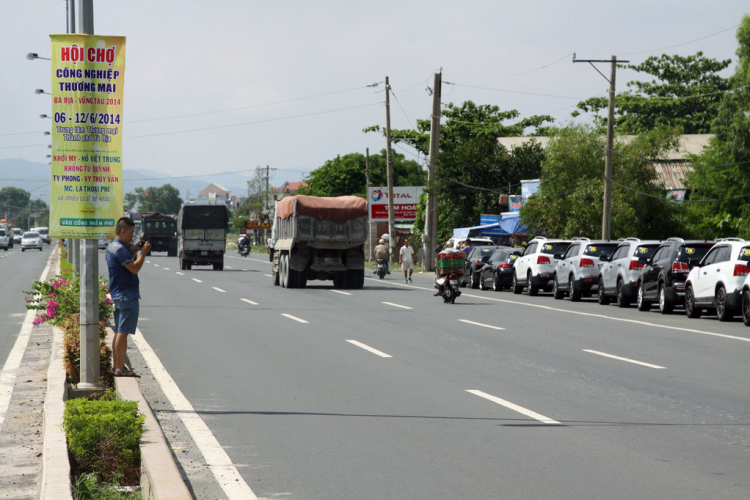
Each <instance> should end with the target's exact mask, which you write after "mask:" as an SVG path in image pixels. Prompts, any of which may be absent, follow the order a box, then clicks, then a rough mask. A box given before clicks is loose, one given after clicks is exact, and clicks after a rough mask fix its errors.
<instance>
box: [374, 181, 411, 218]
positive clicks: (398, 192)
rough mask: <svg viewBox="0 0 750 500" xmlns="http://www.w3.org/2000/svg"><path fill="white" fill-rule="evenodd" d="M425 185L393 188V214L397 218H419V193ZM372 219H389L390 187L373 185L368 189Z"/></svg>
mask: <svg viewBox="0 0 750 500" xmlns="http://www.w3.org/2000/svg"><path fill="white" fill-rule="evenodd" d="M422 191H424V186H407V187H394V188H393V215H394V219H395V220H399V221H413V220H415V219H416V218H417V205H418V204H419V195H420V194H422ZM367 201H368V202H369V205H370V219H371V220H388V188H387V187H371V188H369V189H368V190H367Z"/></svg>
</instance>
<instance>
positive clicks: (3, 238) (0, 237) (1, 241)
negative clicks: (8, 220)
mask: <svg viewBox="0 0 750 500" xmlns="http://www.w3.org/2000/svg"><path fill="white" fill-rule="evenodd" d="M12 241H13V236H11V235H9V234H8V232H7V231H6V230H5V229H2V228H0V247H3V250H5V251H8V248H9V247H10V246H11V244H12Z"/></svg>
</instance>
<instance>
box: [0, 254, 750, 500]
mask: <svg viewBox="0 0 750 500" xmlns="http://www.w3.org/2000/svg"><path fill="white" fill-rule="evenodd" d="M100 255H101V256H103V255H104V252H101V253H100ZM16 257H18V256H16ZM23 257H26V256H25V255H24V256H23ZM32 258H33V257H32ZM3 264H4V262H2V261H0V266H1V265H3ZM101 269H102V272H103V273H106V271H105V270H106V266H105V265H103V259H102V264H101ZM37 274H38V273H37ZM140 277H141V294H142V302H141V321H140V323H139V328H140V330H141V332H142V333H143V337H144V338H145V340H146V341H147V342H148V343H149V344H150V346H151V348H152V349H153V351H154V352H155V353H156V355H157V356H158V358H159V359H160V360H161V363H162V364H163V366H164V368H165V369H166V371H167V372H168V374H169V375H170V376H171V378H172V379H173V380H174V383H175V384H176V386H177V387H178V388H179V390H180V391H181V393H182V394H184V396H185V397H186V398H187V400H188V401H189V403H190V404H191V405H192V408H194V410H195V412H196V413H197V415H199V416H200V417H201V419H202V420H203V422H205V424H206V425H207V427H208V429H209V430H210V432H211V433H212V434H213V436H214V437H215V439H216V440H217V441H218V443H219V445H220V447H221V448H222V449H223V450H224V451H225V452H226V454H227V455H228V458H229V459H230V460H231V464H232V465H233V466H234V468H236V470H237V471H239V474H240V475H241V479H242V480H244V482H245V483H247V485H249V487H250V488H252V490H253V491H254V493H255V494H256V495H257V496H258V497H264V498H265V497H268V498H277V497H281V498H299V499H323V498H325V499H370V498H420V499H421V498H425V499H427V498H429V499H431V500H432V499H456V498H467V499H475V498H476V499H479V498H493V499H494V498H534V499H561V498H609V499H619V498H623V499H624V498H628V499H631V498H659V499H672V498H674V499H681V500H684V499H705V498H722V499H733V498H737V499H743V500H744V499H747V498H750V477H749V476H748V474H747V472H748V470H750V363H749V362H748V361H749V360H750V342H749V340H750V329H748V328H746V327H745V326H744V325H743V324H742V322H741V321H739V320H736V321H734V322H732V323H729V324H725V323H719V322H718V321H717V320H716V319H715V317H706V318H701V319H700V320H690V319H688V318H686V317H685V316H684V314H683V313H681V312H678V313H676V314H673V315H668V316H663V315H660V314H659V313H658V312H651V313H640V312H638V311H637V310H636V309H635V308H629V309H618V308H617V307H615V306H607V307H604V306H600V305H598V304H597V303H596V301H595V300H594V299H584V301H583V302H582V303H571V302H569V301H568V300H565V301H556V300H553V299H552V297H551V296H549V295H547V296H544V295H542V296H539V297H528V296H526V295H521V296H519V295H513V294H512V293H510V292H499V293H498V292H493V291H480V290H465V291H464V295H462V296H461V297H459V298H458V299H457V301H456V304H454V305H450V304H443V303H442V300H441V299H440V298H439V297H433V296H432V292H433V289H432V278H431V277H428V276H415V278H414V283H413V284H404V283H403V279H398V278H399V273H397V272H395V271H394V273H393V274H392V275H391V276H389V277H388V278H389V279H387V280H385V281H380V280H377V279H370V278H371V277H372V275H368V276H367V278H368V279H367V280H366V282H365V288H364V289H363V290H341V291H337V290H334V289H333V287H332V283H331V282H318V281H311V282H309V285H310V286H308V287H307V288H305V289H298V290H295V289H289V290H288V289H282V288H280V287H274V286H273V285H272V283H271V278H270V265H269V263H268V262H267V259H266V258H265V256H264V255H258V254H251V255H250V256H249V257H248V258H244V259H243V258H241V257H239V256H237V255H236V254H231V253H230V254H228V257H227V260H226V263H225V270H224V271H213V270H210V268H208V267H203V268H194V269H193V270H191V271H180V270H179V267H178V262H177V259H176V258H168V257H166V254H154V255H152V256H151V257H149V259H148V263H147V264H146V266H145V267H144V268H143V270H142V271H141V274H140ZM341 292H343V293H341ZM129 349H130V350H129V353H133V349H134V348H133V345H132V343H131V347H130V348H129ZM134 357H135V356H131V358H134ZM142 362H143V361H142V359H141V358H137V359H136V360H135V361H134V364H135V368H136V369H137V370H141V371H144V372H146V373H144V378H143V383H144V384H148V383H151V382H150V381H151V380H153V379H151V378H149V377H148V373H147V372H148V369H147V367H146V366H142V365H139V364H137V363H142ZM166 390H167V389H165V391H166ZM144 394H147V398H149V403H150V404H151V405H152V407H154V408H155V409H156V410H157V415H160V418H162V419H163V420H162V426H163V428H164V429H165V434H167V436H168V438H170V439H171V441H172V444H173V448H174V449H175V454H176V455H177V456H178V458H180V455H181V453H180V449H181V448H183V447H187V448H190V447H191V446H194V445H195V443H194V442H193V441H192V440H191V439H188V438H186V437H185V436H184V428H181V429H182V430H181V431H178V430H175V429H176V428H177V427H179V426H181V425H182V424H180V422H179V421H178V419H176V418H174V415H175V414H178V415H179V414H180V412H182V411H183V410H179V409H178V410H177V411H175V410H174V408H173V407H172V406H171V405H169V404H168V403H167V402H165V400H164V399H165V398H164V395H163V394H158V395H152V394H157V393H156V392H154V391H151V390H149V389H148V388H146V390H144ZM149 395H151V396H149ZM170 417H171V418H170ZM178 433H179V446H176V445H175V443H177V437H175V436H177V435H178ZM186 451H188V450H184V449H183V450H182V452H183V453H185V452H186ZM191 453H193V455H192V456H193V457H195V453H194V450H192V451H191ZM197 462H198V465H197V466H196V467H190V466H188V465H186V462H184V461H183V463H182V466H183V469H184V472H185V474H186V475H187V476H188V478H189V479H190V480H191V481H195V482H196V484H197V483H198V482H199V481H204V480H205V479H206V474H205V472H206V470H207V469H211V466H213V467H221V466H224V465H227V464H211V463H205V462H206V460H205V459H197ZM201 471H202V474H203V475H201ZM194 474H195V475H194ZM217 477H218V476H217ZM201 488H202V487H201ZM201 488H198V487H196V486H195V485H193V489H194V493H195V494H196V497H198V498H209V497H217V495H214V494H213V493H211V494H209V493H201V492H203V491H206V492H208V491H211V492H213V491H217V490H214V489H211V488H212V487H209V486H207V487H206V489H205V490H203V489H201ZM209 495H211V496H209ZM222 497H223V496H222Z"/></svg>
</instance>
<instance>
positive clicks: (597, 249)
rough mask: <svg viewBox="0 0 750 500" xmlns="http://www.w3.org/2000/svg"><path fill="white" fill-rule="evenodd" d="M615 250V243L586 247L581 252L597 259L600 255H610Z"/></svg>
mask: <svg viewBox="0 0 750 500" xmlns="http://www.w3.org/2000/svg"><path fill="white" fill-rule="evenodd" d="M615 248H617V243H599V244H594V245H587V246H586V249H585V250H584V251H583V255H591V256H592V257H599V256H600V255H607V256H609V255H612V252H614V251H615Z"/></svg>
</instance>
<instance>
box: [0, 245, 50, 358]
mask: <svg viewBox="0 0 750 500" xmlns="http://www.w3.org/2000/svg"><path fill="white" fill-rule="evenodd" d="M43 247H44V248H43V250H42V251H41V252H40V251H39V250H27V251H25V252H22V251H21V245H20V244H16V245H14V246H13V248H12V249H10V250H8V251H4V250H0V304H2V305H1V306H0V363H5V361H6V359H8V354H10V351H11V349H13V345H14V344H15V342H16V339H17V338H18V334H19V332H20V330H21V325H22V324H23V320H24V318H25V317H26V301H25V300H24V296H25V294H24V293H23V290H30V289H31V285H32V283H33V282H34V280H38V279H39V278H40V277H41V275H42V271H44V268H45V267H46V265H47V259H49V256H50V251H51V247H50V245H46V244H45V245H43Z"/></svg>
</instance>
